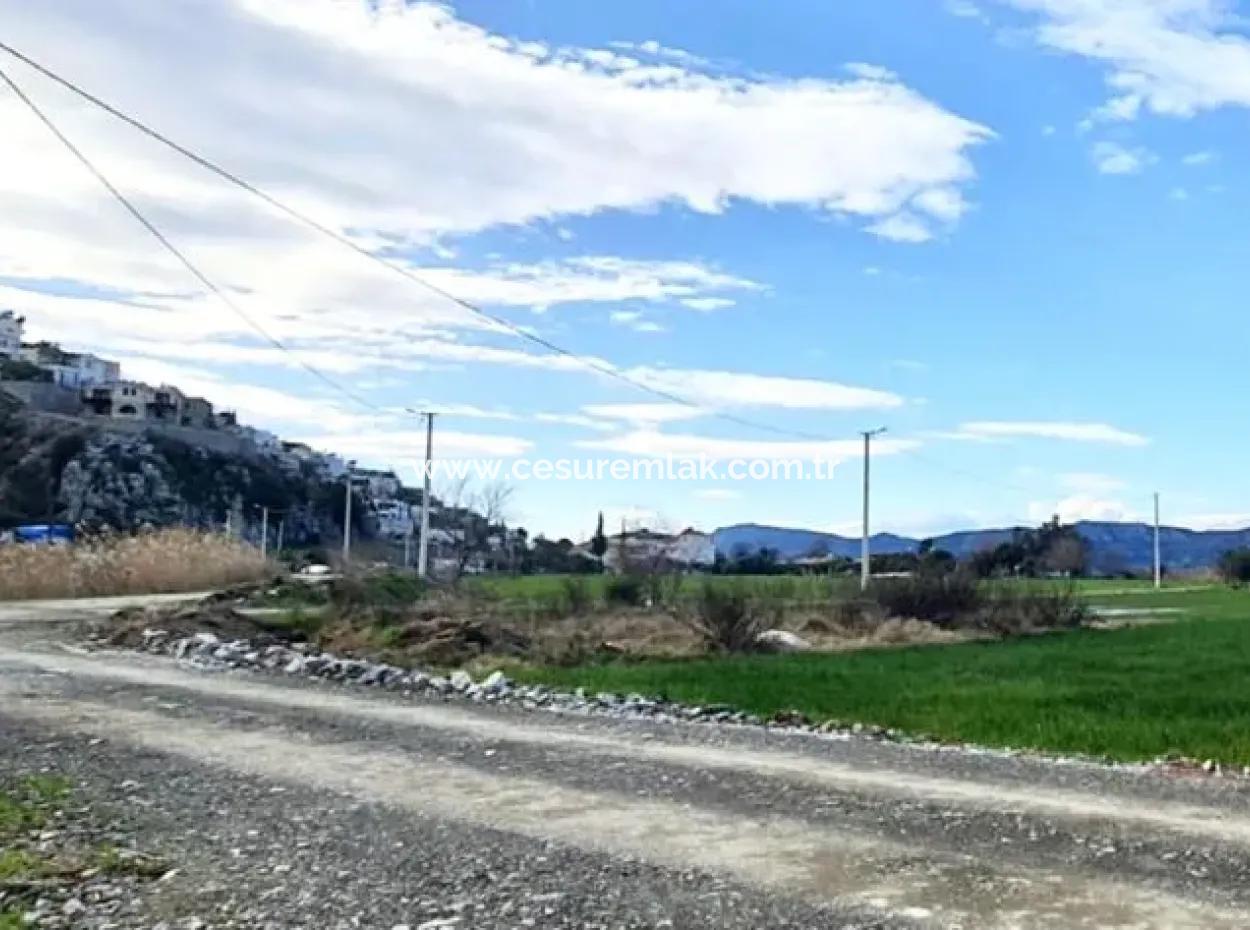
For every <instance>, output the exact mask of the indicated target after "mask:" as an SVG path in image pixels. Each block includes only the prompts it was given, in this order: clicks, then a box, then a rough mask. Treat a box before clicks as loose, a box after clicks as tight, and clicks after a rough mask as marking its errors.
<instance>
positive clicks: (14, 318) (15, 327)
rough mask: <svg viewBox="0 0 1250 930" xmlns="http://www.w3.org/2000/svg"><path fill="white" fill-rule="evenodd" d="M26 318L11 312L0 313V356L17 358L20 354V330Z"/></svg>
mask: <svg viewBox="0 0 1250 930" xmlns="http://www.w3.org/2000/svg"><path fill="white" fill-rule="evenodd" d="M25 324H26V318H25V317H20V316H18V315H17V314H16V313H14V312H13V311H12V310H3V311H0V356H3V357H4V358H17V357H18V356H19V355H21V352H22V328H23V326H25Z"/></svg>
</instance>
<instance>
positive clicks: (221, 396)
mask: <svg viewBox="0 0 1250 930" xmlns="http://www.w3.org/2000/svg"><path fill="white" fill-rule="evenodd" d="M121 363H122V367H123V371H124V372H125V374H126V376H127V377H130V378H134V379H137V380H141V381H146V382H148V383H150V384H173V385H176V386H177V387H178V388H179V389H180V390H181V391H182V392H183V393H185V394H189V395H192V396H198V397H206V398H208V399H209V400H210V401H212V402H213V404H214V406H215V407H216V408H217V409H218V410H234V411H236V412H237V413H238V414H239V419H240V420H241V421H242V422H244V423H247V424H250V425H255V426H261V427H264V428H267V429H273V430H277V431H283V430H290V429H295V428H301V427H302V428H307V427H309V426H314V425H315V426H318V427H321V428H324V429H331V430H347V429H357V428H362V427H369V426H373V425H376V424H377V423H378V422H380V421H385V420H389V419H390V417H388V416H387V415H385V414H378V413H369V414H363V413H360V412H358V411H356V410H354V409H352V408H350V407H347V406H344V404H343V403H342V402H340V401H338V400H331V399H327V398H325V397H323V396H319V395H310V394H293V393H290V392H287V391H282V390H278V389H276V388H271V387H266V386H263V385H256V384H248V383H245V382H240V381H236V380H232V379H224V378H221V377H219V376H218V375H216V374H215V373H213V372H209V371H205V370H202V369H198V368H193V367H188V366H186V365H178V364H173V363H170V362H162V361H158V360H155V359H146V358H125V357H123V358H122V359H121Z"/></svg>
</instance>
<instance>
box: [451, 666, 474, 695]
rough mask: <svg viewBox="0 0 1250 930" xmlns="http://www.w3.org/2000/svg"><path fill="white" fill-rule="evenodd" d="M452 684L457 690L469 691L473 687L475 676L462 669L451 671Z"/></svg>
mask: <svg viewBox="0 0 1250 930" xmlns="http://www.w3.org/2000/svg"><path fill="white" fill-rule="evenodd" d="M451 686H452V687H453V688H455V689H456V690H457V691H467V690H469V688H471V687H473V676H472V675H470V674H469V673H468V672H466V671H464V670H463V669H461V670H460V671H456V672H452V673H451Z"/></svg>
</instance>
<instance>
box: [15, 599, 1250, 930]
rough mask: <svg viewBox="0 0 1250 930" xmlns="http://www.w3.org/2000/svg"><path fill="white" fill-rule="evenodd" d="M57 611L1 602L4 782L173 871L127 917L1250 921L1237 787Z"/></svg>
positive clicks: (961, 924) (671, 923) (287, 924)
mask: <svg viewBox="0 0 1250 930" xmlns="http://www.w3.org/2000/svg"><path fill="white" fill-rule="evenodd" d="M109 606H111V605H108V604H103V605H99V606H98V607H97V608H96V609H100V610H103V609H106V608H107V607H109ZM73 613H74V615H75V616H81V615H82V610H81V609H78V608H76V609H75V610H74V611H73ZM66 615H68V612H66ZM57 616H59V614H58V613H57V610H56V609H55V608H34V609H32V608H22V607H14V606H11V605H10V606H9V607H0V777H14V776H18V775H22V774H29V773H31V772H37V771H49V770H55V771H58V772H62V773H64V774H66V775H67V776H69V777H70V778H71V779H72V780H73V782H74V783H75V784H76V785H77V786H78V790H79V792H80V793H81V796H82V797H83V798H84V799H85V800H86V802H87V803H89V804H90V805H91V806H92V807H93V809H94V810H96V811H98V812H99V813H100V815H101V816H104V817H107V818H109V819H111V820H113V821H115V822H116V823H118V824H119V828H124V830H125V831H127V833H128V835H135V836H137V837H139V838H141V841H142V844H143V847H144V848H145V849H146V850H149V851H151V852H153V853H155V854H158V855H160V856H162V857H163V858H165V859H166V860H168V861H170V862H171V863H173V864H174V866H175V868H176V872H175V873H174V874H173V875H171V876H169V877H167V878H165V879H162V880H161V881H160V882H159V883H157V884H155V885H153V886H152V887H151V888H149V889H147V890H146V891H145V892H144V893H143V897H144V900H143V901H140V902H136V904H135V906H134V907H132V908H131V909H130V911H128V912H127V916H125V917H124V919H123V920H122V921H121V922H117V921H115V922H114V923H113V924H112V926H113V927H115V928H117V930H122V928H139V927H149V928H150V927H157V926H163V927H167V928H170V930H175V928H182V927H187V928H197V927H198V928H211V927H239V928H244V927H246V928H272V930H288V928H310V930H311V928H382V930H392V928H397V927H407V928H410V930H417V928H424V930H435V928H444V927H446V928H450V927H457V928H493V927H605V928H608V927H611V928H616V927H743V928H746V927H751V928H760V927H821V928H829V927H844V928H853V927H854V928H869V927H890V928H894V927H946V928H964V930H973V928H1004V930H1006V928H1034V927H1037V928H1056V930H1059V928H1063V930H1068V928H1085V927H1088V928H1160V930H1163V928H1167V930H1175V928H1194V930H1198V928H1204V930H1205V928H1216V930H1218V928H1234V927H1236V928H1241V927H1245V926H1247V925H1250V784H1247V783H1246V782H1243V781H1241V780H1234V779H1206V778H1178V777H1175V776H1165V775H1161V774H1156V773H1150V772H1144V771H1137V770H1125V769H1117V768H1110V767H1100V766H1095V765H1089V764H1084V763H1053V762H1044V761H1040V760H1037V759H1028V758H1013V757H1009V756H1005V755H1002V754H997V753H986V752H973V751H967V750H945V751H935V750H933V749H927V748H923V747H917V746H907V745H901V744H890V743H882V742H876V741H872V740H867V739H859V738H854V737H849V738H848V737H840V738H836V739H835V738H816V737H810V736H800V735H794V734H784V733H778V732H769V731H765V730H754V729H749V728H724V729H721V728H717V727H713V726H684V725H677V724H661V723H655V722H638V721H620V720H612V719H598V718H577V717H568V716H556V715H548V714H545V713H542V712H526V711H523V710H520V709H518V708H515V707H502V706H499V707H491V706H480V705H474V704H469V703H467V702H461V701H454V700H453V701H449V702H445V703H444V702H438V701H431V700H420V699H416V698H405V697H402V696H398V695H391V694H384V693H377V692H372V691H366V690H363V689H359V688H351V687H344V686H333V685H328V684H324V683H320V682H315V681H308V680H304V679H300V680H295V679H285V678H282V677H280V676H260V675H255V674H249V673H231V674H214V673H205V672H202V671H196V670H193V669H189V668H184V667H180V666H179V665H177V664H176V663H174V662H173V661H172V660H167V659H162V658H158V657H154V656H146V655H136V654H130V653H120V652H118V653H87V652H83V651H81V650H75V649H74V648H73V647H72V645H71V644H70V643H69V642H68V641H67V634H66V632H65V627H63V626H62V625H60V624H57V623H55V622H54V621H55V618H56V617H57ZM88 916H89V915H83V917H82V921H83V922H81V923H74V922H73V921H72V920H71V921H70V922H69V923H64V922H62V923H61V924H58V925H59V926H70V927H75V926H80V925H81V926H83V927H86V926H96V925H95V924H89V923H86V922H85V921H86V920H88Z"/></svg>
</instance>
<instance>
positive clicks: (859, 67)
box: [846, 61, 898, 81]
mask: <svg viewBox="0 0 1250 930" xmlns="http://www.w3.org/2000/svg"><path fill="white" fill-rule="evenodd" d="M846 70H847V73H848V74H853V75H855V76H856V77H858V78H863V79H864V80H866V81H896V80H898V75H897V74H895V73H894V72H893V71H891V70H890V69H889V68H883V67H882V66H881V65H871V64H867V63H865V62H862V61H852V62H850V63H849V64H848V65H846Z"/></svg>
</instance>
